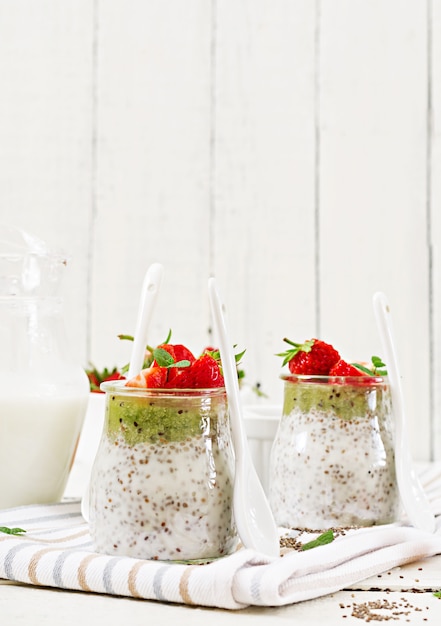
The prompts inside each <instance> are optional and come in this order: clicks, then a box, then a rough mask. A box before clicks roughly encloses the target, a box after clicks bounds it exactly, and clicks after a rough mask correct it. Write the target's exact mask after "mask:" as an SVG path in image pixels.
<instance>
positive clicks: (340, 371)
mask: <svg viewBox="0 0 441 626" xmlns="http://www.w3.org/2000/svg"><path fill="white" fill-rule="evenodd" d="M329 376H366V374H363V372H361V371H360V370H358V369H357V368H356V367H354V366H353V365H351V364H350V363H347V362H346V361H344V360H343V359H340V360H339V361H337V363H336V364H335V365H333V366H332V367H331V369H330V371H329Z"/></svg>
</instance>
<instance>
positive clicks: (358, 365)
mask: <svg viewBox="0 0 441 626" xmlns="http://www.w3.org/2000/svg"><path fill="white" fill-rule="evenodd" d="M351 365H353V366H354V367H355V368H356V369H358V370H360V372H363V374H367V375H368V376H373V372H372V370H370V369H369V368H368V367H365V366H364V365H360V363H351Z"/></svg>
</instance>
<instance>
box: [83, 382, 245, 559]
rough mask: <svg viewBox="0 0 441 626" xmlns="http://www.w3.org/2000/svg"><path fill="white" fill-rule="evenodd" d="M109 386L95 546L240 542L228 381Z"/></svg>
mask: <svg viewBox="0 0 441 626" xmlns="http://www.w3.org/2000/svg"><path fill="white" fill-rule="evenodd" d="M102 388H104V389H105V390H106V392H107V397H106V416H105V425H104V430H103V435H102V439H101V442H100V446H99V449H98V453H97V457H96V460H95V463H94V467H93V470H92V477H91V489H90V529H91V534H92V538H93V541H94V543H95V547H96V550H97V551H98V552H103V553H106V554H115V555H128V556H133V557H137V558H143V559H160V560H196V559H206V558H217V557H220V556H223V555H225V554H229V553H231V552H232V551H234V549H235V548H236V543H237V538H236V532H235V528H234V525H233V519H232V491H233V468H234V461H233V452H232V447H231V440H230V431H229V419H228V410H227V403H226V395H225V390H224V389H223V388H221V389H219V388H217V389H209V390H193V391H192V390H179V392H174V391H170V390H157V389H151V390H147V389H134V388H127V387H124V385H123V383H116V384H115V383H104V384H103V385H102Z"/></svg>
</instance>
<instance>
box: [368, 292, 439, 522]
mask: <svg viewBox="0 0 441 626" xmlns="http://www.w3.org/2000/svg"><path fill="white" fill-rule="evenodd" d="M373 305H374V313H375V317H376V321H377V326H378V330H379V332H380V337H381V341H382V345H383V350H384V360H385V362H386V367H387V373H388V378H389V384H390V390H391V397H392V406H393V414H394V419H395V467H396V473H397V483H398V489H399V492H400V497H401V502H402V504H403V508H404V510H405V512H406V514H407V516H408V518H409V521H410V523H411V524H412V525H413V526H415V527H416V528H419V529H420V530H425V531H427V532H430V533H433V532H435V517H434V515H433V513H432V511H431V510H430V506H429V503H428V501H427V497H426V494H425V493H424V490H423V488H422V486H421V483H420V481H419V479H418V476H417V474H416V473H415V470H414V467H413V463H412V458H411V455H410V447H409V440H408V434H407V423H406V414H405V410H404V401H403V392H402V389H401V378H400V372H399V369H398V361H397V356H396V351H395V343H394V337H393V325H392V316H391V312H390V307H389V303H388V301H387V298H386V296H385V295H384V294H383V293H381V292H377V293H375V294H374V296H373Z"/></svg>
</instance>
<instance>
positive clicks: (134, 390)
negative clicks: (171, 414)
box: [100, 380, 226, 398]
mask: <svg viewBox="0 0 441 626" xmlns="http://www.w3.org/2000/svg"><path fill="white" fill-rule="evenodd" d="M126 383H127V380H109V381H104V382H102V383H101V384H100V389H101V391H104V392H105V393H115V394H118V395H130V396H144V397H146V396H147V397H151V396H156V397H161V398H167V397H173V398H176V397H177V396H185V397H190V398H201V397H202V398H211V397H220V396H226V390H225V387H210V388H206V389H174V388H170V389H168V388H167V389H165V388H163V387H157V388H150V387H128V386H127V385H126Z"/></svg>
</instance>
